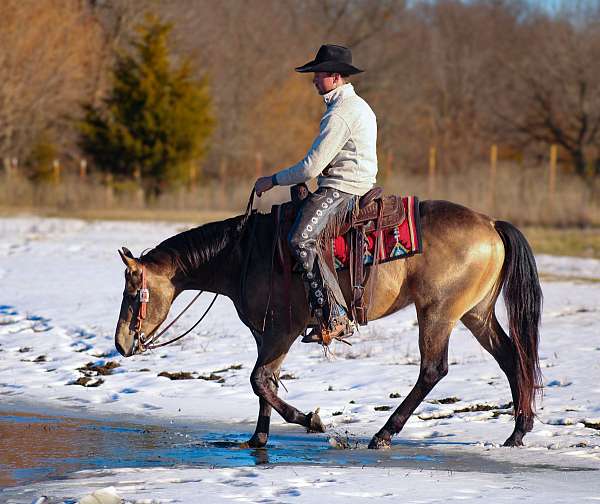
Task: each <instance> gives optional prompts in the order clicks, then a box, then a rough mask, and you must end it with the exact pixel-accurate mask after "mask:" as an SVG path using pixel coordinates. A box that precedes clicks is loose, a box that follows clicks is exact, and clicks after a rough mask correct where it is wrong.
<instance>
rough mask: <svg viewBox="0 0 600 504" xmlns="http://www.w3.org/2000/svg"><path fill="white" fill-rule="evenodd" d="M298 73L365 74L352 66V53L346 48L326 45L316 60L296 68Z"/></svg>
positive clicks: (322, 47)
mask: <svg viewBox="0 0 600 504" xmlns="http://www.w3.org/2000/svg"><path fill="white" fill-rule="evenodd" d="M296 72H301V73H305V72H330V73H339V74H342V75H352V74H357V73H361V72H364V70H360V69H358V68H356V67H355V66H352V51H350V49H348V48H347V47H344V46H339V45H333V44H325V45H322V46H321V47H320V49H319V51H318V52H317V56H316V57H315V59H314V60H312V61H309V62H308V63H306V64H304V65H302V66H299V67H296Z"/></svg>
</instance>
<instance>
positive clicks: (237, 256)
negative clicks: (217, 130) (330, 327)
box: [115, 201, 542, 448]
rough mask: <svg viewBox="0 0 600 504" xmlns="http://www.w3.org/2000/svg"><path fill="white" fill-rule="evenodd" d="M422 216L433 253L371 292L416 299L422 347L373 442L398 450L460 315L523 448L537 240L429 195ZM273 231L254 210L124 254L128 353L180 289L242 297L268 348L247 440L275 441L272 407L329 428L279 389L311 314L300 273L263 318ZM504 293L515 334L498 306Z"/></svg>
mask: <svg viewBox="0 0 600 504" xmlns="http://www.w3.org/2000/svg"><path fill="white" fill-rule="evenodd" d="M419 214H420V219H421V228H422V244H423V253H422V254H419V255H413V256H411V257H408V258H406V259H402V260H395V261H390V262H386V263H383V264H380V265H379V266H378V268H379V270H378V272H377V275H376V285H375V288H374V289H372V290H371V289H369V291H370V292H366V294H365V296H366V297H370V299H367V302H368V304H369V318H370V319H371V320H374V319H378V318H381V317H384V316H386V315H389V314H391V313H394V312H396V311H398V310H400V309H402V308H404V307H406V306H408V305H410V304H413V303H414V304H415V307H416V312H417V319H418V323H419V350H420V354H421V364H420V371H419V376H418V379H417V382H416V384H415V385H414V387H413V388H412V390H411V391H410V393H409V394H408V395H407V396H406V398H405V399H404V400H403V401H402V403H401V404H400V406H398V408H397V409H396V410H395V411H394V413H393V414H392V415H391V416H390V418H389V419H388V420H387V422H386V423H385V425H384V426H383V427H382V428H381V429H380V430H379V432H377V433H376V434H375V435H374V436H373V438H372V439H371V441H370V444H369V448H388V447H390V446H391V438H392V436H393V435H395V434H397V433H399V432H400V431H401V430H402V428H403V427H404V424H405V423H406V421H407V420H408V419H409V417H410V415H411V414H412V413H413V411H414V410H415V409H416V408H417V406H418V405H419V404H420V403H421V402H422V401H423V399H424V398H425V397H426V396H427V394H428V393H429V392H430V391H431V390H432V389H433V387H434V386H435V385H436V384H437V383H438V382H439V381H440V380H441V379H442V378H443V377H444V376H445V375H446V374H447V373H448V341H449V338H450V333H451V332H452V329H453V328H454V326H455V325H456V323H457V322H458V321H459V320H460V321H462V322H463V324H464V325H465V326H466V327H467V328H468V329H469V330H470V331H471V332H472V333H473V335H474V336H475V338H476V339H477V341H479V343H480V344H481V345H482V346H483V347H484V348H485V349H486V350H487V351H488V352H489V353H490V354H491V355H492V356H493V357H494V359H496V361H497V362H498V364H499V365H500V368H501V369H502V370H503V371H504V373H505V374H506V376H507V378H508V382H509V384H510V389H511V393H512V399H513V405H514V417H515V427H514V431H513V432H512V434H511V435H510V436H509V437H508V439H507V440H506V441H505V443H504V445H505V446H520V445H522V444H523V441H522V440H523V436H524V435H525V434H526V433H527V432H529V431H530V430H531V429H532V427H533V419H534V408H535V396H536V393H537V391H538V390H539V389H540V387H541V383H540V382H541V374H540V369H539V361H538V341H539V321H540V313H541V304H542V292H541V288H540V284H539V279H538V274H537V269H536V264H535V260H534V257H533V253H532V251H531V248H530V247H529V244H528V243H527V240H526V239H525V237H524V236H523V234H522V233H521V232H520V231H519V230H518V229H517V228H516V227H515V226H513V225H512V224H510V223H508V222H503V221H495V220H493V219H491V218H490V217H487V216H485V215H482V214H480V213H477V212H474V211H472V210H470V209H468V208H465V207H463V206H460V205H458V204H454V203H451V202H448V201H422V202H421V203H420V206H419ZM274 228H275V224H274V221H273V219H272V218H271V216H270V215H268V214H259V213H256V212H247V213H246V214H245V215H241V216H238V217H233V218H230V219H227V220H224V221H220V222H213V223H209V224H205V225H203V226H200V227H197V228H195V229H191V230H188V231H185V232H183V233H180V234H177V235H175V236H173V237H171V238H168V239H167V240H165V241H163V242H162V243H160V244H159V245H158V246H157V247H155V248H154V249H152V250H150V251H149V252H148V253H146V254H143V255H142V256H141V257H139V258H134V257H133V255H132V254H131V252H130V251H129V250H128V249H126V248H125V247H123V249H122V250H120V251H119V254H120V256H121V259H122V260H123V262H124V263H125V265H126V266H127V269H126V271H125V291H124V293H123V301H122V304H121V311H120V315H119V321H118V324H117V328H116V334H115V345H116V347H117V349H118V351H119V352H120V353H121V354H122V355H124V356H126V357H129V356H131V355H134V354H135V353H138V352H140V351H143V350H144V348H143V346H142V345H141V343H140V339H141V338H143V337H144V335H146V337H148V336H149V335H152V334H155V333H156V331H157V329H158V328H159V326H160V325H161V324H162V323H163V321H164V320H165V319H166V317H167V314H168V312H169V309H170V307H171V304H172V303H173V301H174V299H175V298H176V297H177V296H178V295H179V294H180V293H181V292H183V291H185V290H203V291H209V292H213V293H218V294H221V295H224V296H227V297H229V298H230V299H231V300H232V301H233V303H234V305H235V307H236V310H237V312H238V315H239V317H240V319H241V320H242V322H243V323H244V324H245V325H246V326H247V327H248V328H249V329H250V331H251V332H252V334H253V336H254V338H255V340H256V345H257V347H258V358H257V360H256V365H255V366H254V369H253V370H252V373H251V376H250V382H251V385H252V389H253V391H254V393H255V394H256V395H257V396H258V397H259V414H258V421H257V424H256V430H255V432H254V434H253V435H252V437H251V438H250V439H249V440H248V442H247V443H244V446H247V447H263V446H265V445H266V444H267V440H268V436H269V424H270V417H271V410H272V409H273V408H274V409H275V411H277V413H279V414H280V415H281V416H282V417H283V418H284V419H285V421H286V422H289V423H295V424H299V425H302V426H304V427H306V428H307V429H308V430H309V431H315V432H324V431H325V428H324V425H323V423H322V421H321V419H320V418H319V415H318V412H310V413H308V414H305V413H302V412H301V411H299V410H298V409H296V408H294V407H293V406H292V405H290V404H287V403H286V402H285V401H283V400H282V399H280V398H279V397H278V396H277V391H278V382H279V371H280V368H281V365H282V363H283V361H284V359H285V357H286V355H287V353H288V351H289V349H290V346H291V345H292V343H293V342H294V340H295V339H296V338H297V337H298V336H299V335H300V334H301V333H303V331H305V329H306V327H307V326H308V325H309V323H310V321H311V317H310V313H309V307H308V303H307V300H306V295H305V290H304V285H303V281H302V279H301V277H300V275H298V274H294V275H292V276H291V280H289V276H290V275H288V281H290V282H291V284H290V285H289V286H287V287H285V288H286V289H289V294H286V299H288V300H289V304H288V306H278V305H277V303H273V304H272V305H271V306H270V308H269V311H270V317H269V320H268V321H267V323H265V321H266V318H267V317H266V316H265V311H266V309H267V306H268V303H269V300H271V298H272V299H280V298H281V296H280V295H279V294H281V289H282V288H283V287H282V285H283V284H284V283H285V282H284V278H283V277H282V273H281V272H278V271H276V270H273V268H272V252H273V239H274V238H273V237H274V232H275V229H274ZM241 278H244V279H245V282H240V279H241ZM339 279H340V285H341V287H342V290H343V292H344V296H349V295H350V294H349V292H350V283H349V278H348V274H347V272H341V274H340V277H339ZM241 283H245V285H246V286H251V291H249V290H248V288H247V287H246V288H241V287H240V285H241ZM272 289H273V292H271V290H272ZM278 289H279V291H278ZM501 291H503V295H504V300H505V305H506V308H507V312H508V323H509V335H507V334H506V332H505V331H504V330H503V329H502V327H501V326H500V324H499V322H498V320H497V319H496V315H495V313H494V307H495V304H496V300H497V299H498V296H499V295H500V292H501ZM148 294H149V297H148ZM290 306H291V307H293V310H291V312H290ZM142 312H143V313H142Z"/></svg>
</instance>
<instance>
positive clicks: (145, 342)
mask: <svg viewBox="0 0 600 504" xmlns="http://www.w3.org/2000/svg"><path fill="white" fill-rule="evenodd" d="M254 194H255V191H254V189H252V192H251V193H250V198H249V200H248V205H247V207H246V212H245V215H244V217H245V221H246V222H247V221H248V219H249V217H250V216H251V215H252V214H253V212H254V211H253V206H254ZM255 225H256V220H254V222H253V226H252V230H251V237H252V236H253V235H254V228H255ZM242 236H243V233H242V235H240V238H239V241H238V244H239V242H240V241H241V239H242ZM249 260H250V251H249V252H248V255H247V256H246V258H245V259H244V267H243V273H242V275H241V283H240V292H241V295H242V296H241V297H242V300H243V301H245V291H246V282H245V280H246V274H247V272H248V262H249ZM203 292H204V291H200V292H198V294H196V295H195V296H194V298H193V299H192V300H191V301H190V302H189V303H188V304H187V306H186V307H185V308H184V309H183V310H182V311H181V313H179V315H177V317H175V318H174V319H173V320H172V321H171V322H169V324H168V325H167V326H166V327H165V328H164V329H163V330H162V331H160V332H159V333H158V334H154V333H155V332H156V330H157V329H158V327H157V328H155V329H154V331H152V332H151V333H150V334H148V336H146V335H145V334H144V333H143V332H142V323H143V322H144V320H145V318H146V315H147V313H148V303H149V302H150V291H149V290H148V284H147V280H146V266H145V265H144V264H142V286H141V288H140V289H138V292H137V297H138V301H139V307H138V313H137V317H136V324H135V334H134V336H133V340H134V344H133V345H134V350H133V353H134V354H135V353H138V352H139V353H143V352H145V351H146V350H153V349H155V348H160V347H164V346H167V345H170V344H171V343H175V342H176V341H178V340H180V339H181V338H183V337H184V336H187V335H188V334H189V333H190V332H191V331H192V330H194V329H195V328H196V327H197V326H198V324H200V322H202V321H203V320H204V317H206V315H207V314H208V312H209V311H210V309H211V308H212V307H213V305H214V304H215V301H216V300H217V297H218V296H219V295H218V294H215V296H214V297H213V299H212V301H211V302H210V304H209V305H208V308H207V309H206V310H205V311H204V313H203V314H202V316H201V317H200V318H199V319H198V320H197V321H196V323H195V324H194V325H193V326H192V327H190V328H189V329H188V330H187V331H185V332H184V333H183V334H180V335H179V336H177V337H175V338H173V339H170V340H169V341H165V342H163V343H157V341H158V338H160V337H161V336H162V335H163V334H164V333H165V332H166V331H167V330H168V329H169V328H170V327H171V326H172V325H173V324H175V322H177V321H178V320H179V319H180V318H181V316H182V315H183V314H184V313H185V312H186V311H187V310H188V309H189V308H190V307H191V306H192V305H193V304H194V303H195V302H196V300H197V299H198V298H199V297H200V295H201V294H202V293H203ZM244 304H245V303H244ZM244 304H243V305H242V313H241V315H242V317H243V318H244V319H246V316H245V314H244V312H245V310H244V308H245V306H244ZM267 308H268V306H267ZM265 317H266V315H265ZM263 326H264V322H263Z"/></svg>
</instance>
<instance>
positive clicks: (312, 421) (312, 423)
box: [306, 408, 325, 432]
mask: <svg viewBox="0 0 600 504" xmlns="http://www.w3.org/2000/svg"><path fill="white" fill-rule="evenodd" d="M307 416H308V427H307V429H306V430H307V432H325V426H324V425H323V422H322V421H321V417H320V416H319V408H317V409H316V410H315V411H314V412H311V413H309V414H308V415H307Z"/></svg>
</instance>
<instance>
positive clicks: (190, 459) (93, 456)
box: [0, 412, 531, 488]
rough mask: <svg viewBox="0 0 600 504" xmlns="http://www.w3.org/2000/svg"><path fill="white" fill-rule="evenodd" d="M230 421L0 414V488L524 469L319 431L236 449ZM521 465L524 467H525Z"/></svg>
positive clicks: (238, 436)
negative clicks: (170, 474) (174, 470)
mask: <svg viewBox="0 0 600 504" xmlns="http://www.w3.org/2000/svg"><path fill="white" fill-rule="evenodd" d="M241 428H243V427H240V426H239V425H237V426H228V425H220V426H218V427H215V426H202V425H195V426H193V427H189V428H182V427H180V426H177V427H175V426H168V427H165V426H157V425H148V426H144V425H139V424H128V423H123V422H119V423H117V422H106V421H95V420H87V419H81V418H66V417H58V416H45V415H37V414H31V413H13V412H11V413H6V412H4V413H0V488H2V487H8V486H14V485H23V484H28V483H32V482H36V481H44V480H49V479H56V478H61V477H64V476H66V475H67V474H69V473H71V472H74V471H78V470H82V469H105V468H116V467H158V466H163V467H164V466H167V467H169V466H174V465H188V466H201V467H248V466H255V465H260V464H311V465H326V466H371V467H406V468H413V469H437V470H447V471H478V472H492V473H510V472H514V471H517V470H523V469H524V467H522V466H516V465H514V464H511V463H508V462H498V461H494V460H491V459H489V458H483V457H479V456H476V455H472V454H456V453H447V452H444V451H441V450H439V449H436V448H435V445H432V444H424V443H415V442H400V443H399V444H395V445H394V448H393V449H391V450H387V451H374V450H368V449H366V444H367V442H368V440H367V439H359V440H353V441H352V443H350V446H354V447H355V448H354V449H343V450H342V449H339V448H335V447H333V446H331V445H330V444H329V443H328V441H327V437H324V436H321V435H319V436H317V435H309V434H303V433H298V434H296V433H293V434H292V433H289V432H286V431H282V430H280V431H279V432H277V431H275V432H274V433H273V434H272V435H271V438H270V441H269V447H268V448H267V449H259V450H257V449H241V448H239V443H241V442H243V441H246V440H247V439H248V438H249V436H250V434H251V431H250V427H249V430H248V431H247V432H240V430H241ZM528 470H531V468H529V469H528Z"/></svg>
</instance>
